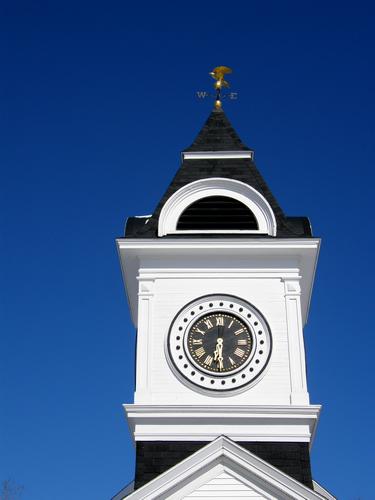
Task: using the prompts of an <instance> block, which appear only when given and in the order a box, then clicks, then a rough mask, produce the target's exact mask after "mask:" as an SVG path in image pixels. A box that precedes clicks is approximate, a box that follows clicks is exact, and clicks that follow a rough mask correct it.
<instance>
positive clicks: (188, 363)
mask: <svg viewBox="0 0 375 500" xmlns="http://www.w3.org/2000/svg"><path fill="white" fill-rule="evenodd" d="M271 348H272V338H271V333H270V330H269V327H268V324H267V322H266V320H265V318H264V317H263V316H262V314H261V313H260V312H259V311H258V310H257V309H256V308H255V307H254V306H252V305H251V304H249V303H248V302H245V301H243V300H241V299H239V298H237V297H233V296H231V295H210V296H205V297H202V298H200V299H197V300H195V301H194V302H191V303H190V304H187V305H186V306H185V307H184V308H183V309H181V311H180V312H179V313H178V314H177V315H176V317H175V319H174V320H173V322H172V325H171V328H170V330H169V334H168V338H167V341H166V354H167V359H168V362H169V364H170V366H171V368H172V370H173V371H174V373H175V374H176V376H177V377H178V378H179V379H180V380H181V381H182V382H184V383H185V384H186V383H187V384H189V385H191V386H192V387H193V388H195V389H203V390H207V391H210V393H211V394H222V395H225V394H229V391H232V392H233V391H234V390H244V389H246V387H247V386H248V385H249V384H254V383H255V382H256V381H257V380H259V379H260V375H261V373H262V372H263V371H264V369H265V367H266V366H267V363H268V360H269V358H270V355H271Z"/></svg>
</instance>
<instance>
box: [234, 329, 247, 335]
mask: <svg viewBox="0 0 375 500" xmlns="http://www.w3.org/2000/svg"><path fill="white" fill-rule="evenodd" d="M244 331H245V328H240V329H239V330H236V331H235V332H234V334H235V335H239V334H240V333H242V332H244Z"/></svg>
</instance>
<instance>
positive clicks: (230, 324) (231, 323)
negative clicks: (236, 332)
mask: <svg viewBox="0 0 375 500" xmlns="http://www.w3.org/2000/svg"><path fill="white" fill-rule="evenodd" d="M232 325H233V319H232V321H231V322H230V323H229V326H228V328H230V327H231V326H232Z"/></svg>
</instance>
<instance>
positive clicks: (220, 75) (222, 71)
mask: <svg viewBox="0 0 375 500" xmlns="http://www.w3.org/2000/svg"><path fill="white" fill-rule="evenodd" d="M229 73H232V70H231V69H230V68H228V66H217V67H216V68H214V69H213V70H212V71H211V73H210V75H211V76H212V78H214V79H215V80H216V82H215V83H214V88H215V89H216V101H215V108H216V109H221V89H222V88H223V87H227V88H229V83H228V82H227V81H226V80H224V76H225V75H228V74H229Z"/></svg>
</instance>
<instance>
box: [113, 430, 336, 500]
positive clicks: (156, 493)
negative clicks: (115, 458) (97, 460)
mask: <svg viewBox="0 0 375 500" xmlns="http://www.w3.org/2000/svg"><path fill="white" fill-rule="evenodd" d="M123 498H126V500H156V499H160V500H162V499H163V500H167V499H168V500H181V499H185V498H186V499H193V498H217V499H227V500H231V499H235V498H251V499H253V500H254V499H258V500H260V499H270V500H271V499H272V500H289V499H298V500H306V499H308V500H323V499H325V498H327V497H325V496H322V495H321V494H319V493H317V492H316V491H313V490H311V489H310V488H308V487H306V486H305V485H303V484H301V483H299V482H298V481H296V480H295V479H293V478H291V477H290V476H288V475H287V474H285V473H284V472H281V471H280V470H279V469H277V468H275V467H274V466H272V465H270V464H269V463H267V462H265V461H264V460H261V459H260V458H259V457H257V456H256V455H254V454H253V453H250V452H249V451H247V450H245V449H244V448H242V447H241V446H239V445H237V444H236V443H235V442H233V441H231V440H230V439H228V438H226V437H225V436H220V437H219V438H217V439H216V440H215V441H212V442H210V443H209V444H207V445H206V446H205V447H204V448H202V449H200V450H199V451H197V452H196V453H194V454H193V455H191V456H190V457H188V458H187V459H185V460H183V461H182V462H180V463H179V464H177V465H175V466H174V467H172V468H171V469H169V470H168V471H166V472H165V473H163V474H161V475H160V476H158V477H157V478H155V479H154V480H152V481H150V482H149V483H147V484H146V485H144V486H142V487H141V488H139V489H138V490H136V491H134V492H132V493H130V494H129V495H127V496H124V497H123ZM330 498H333V497H330Z"/></svg>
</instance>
